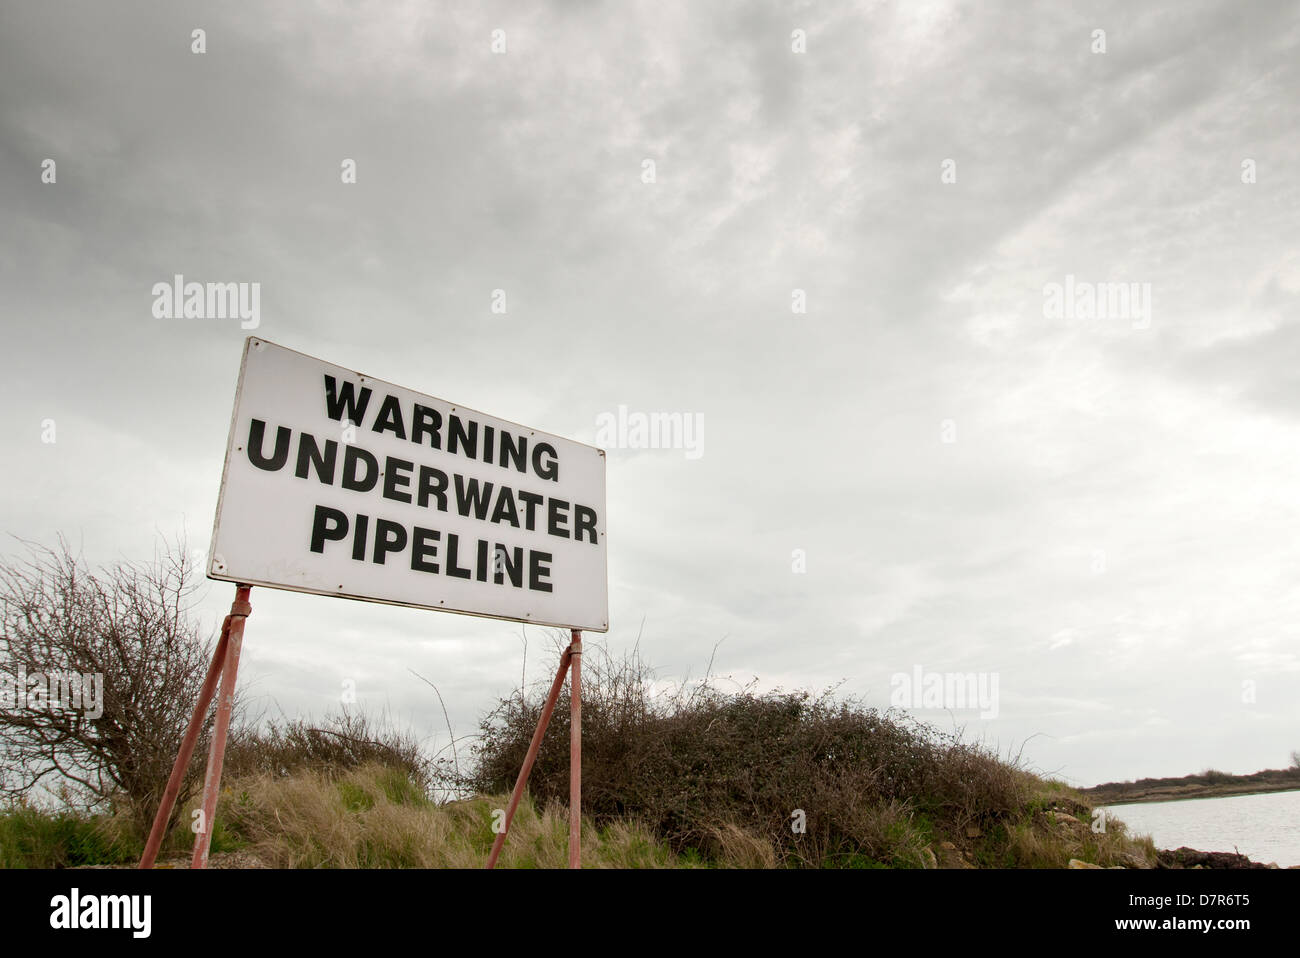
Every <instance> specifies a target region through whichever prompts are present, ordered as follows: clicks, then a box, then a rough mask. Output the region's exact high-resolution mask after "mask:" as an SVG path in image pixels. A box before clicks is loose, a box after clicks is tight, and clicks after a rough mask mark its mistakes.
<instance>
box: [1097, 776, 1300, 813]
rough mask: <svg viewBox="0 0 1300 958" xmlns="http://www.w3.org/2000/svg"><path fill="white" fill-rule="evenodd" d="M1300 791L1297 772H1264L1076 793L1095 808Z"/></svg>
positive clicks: (1113, 786) (1139, 783)
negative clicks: (1085, 797) (1083, 796)
mask: <svg viewBox="0 0 1300 958" xmlns="http://www.w3.org/2000/svg"><path fill="white" fill-rule="evenodd" d="M1291 791H1300V769H1297V768H1289V769H1267V770H1265V771H1262V772H1256V773H1254V774H1253V775H1228V774H1225V773H1223V772H1214V771H1210V772H1205V773H1203V774H1201V775H1187V776H1184V777H1183V778H1159V779H1150V778H1144V779H1140V780H1138V781H1136V782H1107V783H1105V784H1103V785H1095V786H1093V787H1092V788H1081V789H1079V792H1080V793H1081V794H1083V795H1085V796H1087V798H1088V799H1089V800H1090V801H1092V802H1093V803H1094V804H1095V805H1133V804H1138V803H1141V802H1177V801H1187V800H1190V799H1195V798H1231V797H1233V796H1237V795H1263V794H1267V793H1269V792H1291Z"/></svg>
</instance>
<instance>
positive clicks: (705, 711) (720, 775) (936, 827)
mask: <svg viewBox="0 0 1300 958" xmlns="http://www.w3.org/2000/svg"><path fill="white" fill-rule="evenodd" d="M652 678H653V676H652V673H651V672H650V670H649V669H648V668H646V667H645V666H644V665H643V664H642V663H641V662H640V660H639V659H638V658H636V657H635V656H632V657H628V658H624V659H623V660H621V661H612V660H610V659H609V658H608V657H607V656H606V655H605V654H604V653H603V651H602V650H600V649H599V648H598V647H595V646H589V647H588V648H587V650H586V654H585V655H584V656H583V715H582V717H583V730H582V760H583V761H582V765H583V772H582V775H583V795H582V801H583V812H584V814H589V815H591V816H592V817H593V819H594V820H595V821H596V822H597V823H598V824H607V823H612V822H615V821H619V820H621V819H625V818H633V819H637V820H640V821H643V822H645V823H646V824H647V825H648V826H649V827H650V828H651V829H652V830H653V831H654V832H655V833H656V834H657V835H659V836H660V837H661V838H662V839H664V840H665V841H666V842H667V843H668V845H669V846H670V847H671V848H672V849H673V850H674V851H677V852H680V853H685V852H686V851H687V850H688V849H697V850H699V852H701V853H702V854H704V855H706V856H717V855H719V854H720V853H721V851H722V849H723V848H724V847H726V846H727V845H728V843H729V844H730V846H731V847H733V848H734V846H735V845H736V843H737V840H738V839H737V836H738V835H741V834H743V835H747V836H750V839H751V840H752V839H753V838H755V837H757V838H759V839H761V840H762V841H763V842H765V843H767V844H768V846H769V847H770V849H771V854H772V856H773V858H774V859H775V861H777V862H779V863H781V864H786V865H802V866H820V865H822V864H827V863H829V864H846V863H847V864H858V865H861V864H881V863H883V864H892V865H904V866H911V867H919V866H921V865H922V864H923V862H924V858H923V855H924V851H923V849H924V848H925V847H926V846H927V844H928V843H929V842H930V841H931V840H932V839H933V838H934V837H936V832H943V833H948V834H957V833H959V832H960V831H961V830H963V829H965V828H966V827H967V826H975V827H977V828H981V829H984V828H988V827H990V826H991V825H993V824H994V823H996V822H997V821H999V820H1000V819H1002V818H1004V817H1007V816H1010V815H1012V814H1013V813H1017V812H1018V811H1019V809H1020V808H1021V806H1022V804H1023V803H1024V801H1025V797H1026V794H1027V789H1028V786H1029V782H1030V776H1028V775H1026V774H1025V773H1023V772H1021V771H1020V770H1018V769H1017V768H1015V767H1014V766H1013V765H1010V764H1007V763H1005V762H1002V761H1000V760H999V759H998V758H997V756H995V755H993V754H991V753H989V752H987V751H986V750H984V749H982V748H979V747H976V746H973V745H970V744H966V743H963V742H961V741H959V740H958V738H957V736H955V735H944V734H940V733H938V732H936V731H935V730H933V729H931V728H930V727H928V726H925V725H922V724H920V723H918V722H916V721H914V720H912V719H910V718H908V717H906V716H903V715H900V714H896V713H892V712H884V713H882V712H879V711H877V710H876V709H873V708H869V707H866V706H864V705H862V704H861V703H859V702H857V701H856V700H846V701H836V700H834V699H833V698H832V696H831V695H830V694H829V693H827V694H823V695H821V696H819V697H813V696H812V695H811V694H810V693H807V692H793V693H786V692H779V691H778V692H769V693H762V694H759V693H756V692H755V691H753V689H752V687H748V688H742V689H738V690H735V691H723V690H720V689H718V688H717V687H716V686H715V685H711V684H708V683H704V684H700V685H698V686H697V687H695V688H693V689H691V690H689V691H688V690H687V689H685V688H682V689H678V690H677V691H676V692H674V693H671V694H662V695H656V694H654V692H653V691H652ZM543 695H544V693H543V692H541V690H540V689H537V690H534V692H533V693H532V694H531V695H530V694H527V693H526V692H524V691H523V690H521V691H520V693H519V694H517V695H515V696H512V697H510V698H507V699H503V700H501V701H500V702H499V704H498V705H497V707H496V708H495V709H494V710H493V711H492V712H491V713H489V714H488V715H487V716H486V717H485V718H484V719H483V721H482V723H481V735H480V737H479V740H478V743H477V745H476V746H475V747H474V758H475V769H474V772H473V773H472V774H471V775H470V776H469V777H468V778H467V779H466V780H465V781H464V783H463V784H465V785H467V786H468V787H470V788H472V789H474V790H476V791H478V792H483V793H501V792H508V791H509V790H510V789H511V788H512V787H513V785H514V781H515V778H516V776H517V775H518V772H519V768H520V765H521V764H522V762H523V758H524V755H525V754H526V752H527V748H528V743H529V741H530V739H531V737H532V734H533V730H534V728H535V727H536V723H537V718H538V716H539V714H540V711H541V706H542V696H543ZM566 700H567V692H566V693H565V695H564V696H563V697H562V699H561V701H562V702H564V701H566ZM568 726H569V712H568V709H567V708H564V707H557V709H556V711H555V713H554V715H553V717H552V719H551V724H550V727H549V729H548V731H547V734H546V736H545V738H544V739H543V742H542V746H541V750H540V752H539V754H538V758H537V763H536V765H535V766H534V768H533V771H532V775H531V776H530V779H529V788H530V790H531V793H532V795H533V796H534V797H535V799H536V800H537V801H538V802H539V803H541V804H546V803H548V802H564V801H567V799H568V789H569V754H568V741H569V736H568ZM799 811H802V813H803V817H804V821H805V824H806V830H805V831H804V832H803V833H796V832H795V831H794V830H793V828H792V825H794V824H796V821H797V819H796V818H795V817H794V816H797V815H798V812H799Z"/></svg>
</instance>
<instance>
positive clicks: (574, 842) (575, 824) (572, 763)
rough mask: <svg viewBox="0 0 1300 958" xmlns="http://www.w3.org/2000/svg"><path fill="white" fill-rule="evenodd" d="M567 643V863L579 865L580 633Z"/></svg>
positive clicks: (580, 843) (575, 630) (580, 832)
mask: <svg viewBox="0 0 1300 958" xmlns="http://www.w3.org/2000/svg"><path fill="white" fill-rule="evenodd" d="M571 635H572V641H571V642H570V643H569V651H570V665H569V669H570V671H569V867H570V868H581V867H582V633H581V632H580V631H578V630H577V629H574V630H573V631H572V633H571Z"/></svg>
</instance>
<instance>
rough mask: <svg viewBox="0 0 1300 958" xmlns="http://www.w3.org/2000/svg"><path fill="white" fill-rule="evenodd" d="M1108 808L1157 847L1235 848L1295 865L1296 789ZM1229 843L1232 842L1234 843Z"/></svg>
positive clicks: (1298, 832) (1298, 854)
mask: <svg viewBox="0 0 1300 958" xmlns="http://www.w3.org/2000/svg"><path fill="white" fill-rule="evenodd" d="M1108 813H1109V814H1111V815H1114V817H1116V818H1118V819H1120V820H1121V821H1122V822H1124V823H1125V824H1126V825H1128V826H1129V831H1130V832H1131V833H1133V834H1138V835H1150V836H1151V837H1152V838H1153V839H1154V840H1155V843H1156V847H1157V848H1178V847H1180V846H1183V845H1186V846H1187V847H1189V848H1195V849H1197V850H1199V851H1203V852H1230V851H1239V852H1241V854H1243V855H1245V856H1247V857H1248V858H1250V859H1251V861H1257V862H1265V863H1267V862H1277V863H1278V864H1279V865H1281V866H1282V867H1283V868H1286V867H1287V866H1289V865H1300V791H1293V792H1266V793H1265V794H1262V795H1234V796H1232V797H1231V798H1192V799H1186V800H1184V801H1180V802H1137V803H1134V804H1131V805H1111V806H1109V807H1108ZM1234 846H1235V848H1234Z"/></svg>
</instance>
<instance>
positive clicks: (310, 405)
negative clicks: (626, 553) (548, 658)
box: [208, 337, 609, 632]
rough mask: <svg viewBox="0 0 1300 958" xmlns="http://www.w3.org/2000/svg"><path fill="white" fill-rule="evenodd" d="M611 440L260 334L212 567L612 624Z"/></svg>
mask: <svg viewBox="0 0 1300 958" xmlns="http://www.w3.org/2000/svg"><path fill="white" fill-rule="evenodd" d="M605 545H606V543H605V453H604V452H603V451H602V450H600V449H596V448H594V447H592V446H586V445H583V444H581V443H577V442H572V441H570V440H568V439H561V438H560V437H559V436H553V435H550V434H548V433H544V432H540V431H538V430H535V429H529V428H528V427H527V426H520V425H517V424H515V423H512V422H507V421H505V420H503V419H497V418H495V417H493V416H487V415H484V414H483V413H480V412H476V411H475V410H472V409H466V408H465V407H463V406H456V405H453V404H451V403H449V402H446V401H445V400H442V399H434V398H433V397H431V396H425V395H422V394H420V393H417V392H412V391H411V390H409V389H403V388H401V387H400V386H394V385H391V384H389V383H386V382H383V381H382V380H378V379H374V378H373V377H370V376H362V375H361V374H359V373H355V372H353V371H352V370H350V369H344V368H342V367H341V366H334V365H332V364H330V363H326V362H322V361H321V360H319V359H313V358H312V357H310V356H304V355H303V354H302V353H298V352H294V351H293V350H291V349H285V348H284V347H282V346H276V345H275V344H273V343H268V342H267V341H266V340H264V339H258V338H254V337H250V338H249V339H248V340H247V341H246V342H245V344H244V360H243V364H242V365H241V367H240V371H239V389H238V391H237V393H236V395H235V413H234V417H233V419H232V420H231V424H230V441H229V444H228V446H227V448H226V465H225V471H224V473H223V475H222V480H221V498H220V500H219V502H218V504H217V518H216V524H215V526H214V528H213V532H212V549H211V552H210V554H209V560H208V576H209V577H210V578H213V579H222V580H226V581H230V582H242V583H246V584H248V585H263V586H271V587H273V588H277V589H291V590H293V591H295V592H312V593H316V594H318V595H338V596H345V597H347V598H351V599H365V600H369V601H373V602H389V603H394V604H398V605H410V606H418V607H420V608H425V609H440V610H444V611H448V612H463V613H467V614H469V615H485V616H492V617H494V618H499V619H511V620H514V621H518V622H531V623H536V624H538V625H550V626H560V627H562V628H574V629H584V630H589V631H592V632H604V631H607V630H608V628H609V599H608V585H607V578H606V565H605Z"/></svg>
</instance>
